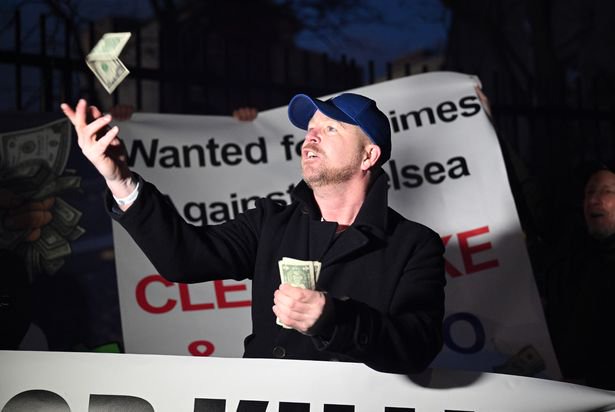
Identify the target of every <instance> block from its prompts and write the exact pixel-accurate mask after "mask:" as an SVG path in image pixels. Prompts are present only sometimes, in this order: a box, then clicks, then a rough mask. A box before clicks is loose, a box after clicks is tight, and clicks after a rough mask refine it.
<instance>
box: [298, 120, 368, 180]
mask: <svg viewBox="0 0 615 412" xmlns="http://www.w3.org/2000/svg"><path fill="white" fill-rule="evenodd" d="M368 144H369V138H368V137H367V136H366V135H365V134H364V133H363V132H362V131H361V129H360V128H359V127H358V126H355V125H352V124H348V123H343V122H340V121H337V120H335V119H331V118H330V117H327V116H325V115H324V114H322V113H321V112H320V111H316V113H314V116H313V117H312V119H311V120H310V123H309V124H308V130H307V135H306V137H305V142H304V143H303V148H302V153H301V169H302V172H303V180H305V182H306V183H307V184H308V185H309V186H310V187H312V188H314V187H322V186H326V185H331V184H339V183H345V182H347V181H349V180H350V179H352V178H353V177H354V176H356V175H357V174H359V173H361V162H362V161H363V159H364V154H365V148H366V146H367V145H368Z"/></svg>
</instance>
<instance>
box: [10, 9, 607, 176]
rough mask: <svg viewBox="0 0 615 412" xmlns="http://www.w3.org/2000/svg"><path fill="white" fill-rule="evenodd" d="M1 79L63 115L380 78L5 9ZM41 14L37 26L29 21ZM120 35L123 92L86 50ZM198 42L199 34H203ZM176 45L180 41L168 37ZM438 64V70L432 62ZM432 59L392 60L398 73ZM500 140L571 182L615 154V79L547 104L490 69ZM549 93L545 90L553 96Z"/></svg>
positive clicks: (202, 108)
mask: <svg viewBox="0 0 615 412" xmlns="http://www.w3.org/2000/svg"><path fill="white" fill-rule="evenodd" d="M1 16H2V20H1V24H2V26H1V27H2V31H1V32H0V78H1V79H2V83H1V85H2V86H1V89H0V93H1V100H0V101H1V106H0V110H4V111H10V110H15V111H30V112H33V111H38V112H49V111H56V110H57V108H58V106H59V103H60V102H62V101H75V100H76V99H77V98H78V97H86V98H88V99H89V100H90V101H91V102H94V103H97V104H98V105H100V106H101V107H103V108H109V107H111V106H112V105H115V104H118V103H126V104H130V105H133V106H134V107H135V108H136V109H137V110H140V111H150V112H176V113H193V114H194V113H200V114H230V113H231V111H232V109H234V108H236V107H239V106H253V107H256V108H258V109H259V110H265V109H268V108H272V107H278V106H283V105H285V104H287V102H288V101H289V99H290V97H291V96H292V95H293V94H295V93H297V92H307V93H311V94H313V95H326V94H330V93H334V92H338V91H342V90H347V89H350V88H354V87H358V86H361V85H364V84H365V83H374V82H376V81H377V79H376V76H375V64H374V63H373V62H371V63H370V64H369V65H368V67H367V68H366V69H365V70H364V69H363V68H360V67H358V66H357V65H356V64H355V63H354V61H352V60H349V59H345V58H343V59H342V60H341V61H332V60H331V59H329V58H328V57H327V56H326V55H323V54H318V53H313V52H308V51H304V50H298V49H295V48H290V47H282V46H275V45H273V46H271V45H269V46H267V47H266V48H265V47H262V46H258V45H253V44H247V45H246V44H236V43H235V44H234V43H232V42H230V41H228V40H227V39H225V38H224V36H222V35H218V36H216V35H212V34H211V33H208V34H206V33H202V35H200V34H199V33H194V32H190V33H183V34H182V33H180V34H179V35H178V36H177V38H178V39H179V40H180V41H179V42H178V44H177V48H178V51H175V53H172V55H173V56H176V57H175V58H174V59H172V60H173V61H169V58H168V57H165V56H169V53H165V52H164V50H161V48H164V47H163V46H164V44H163V42H162V36H161V34H160V33H161V30H160V28H159V27H158V26H157V24H156V23H155V21H152V22H149V23H147V24H143V23H142V22H141V23H139V25H138V26H137V25H136V23H135V21H134V20H132V21H130V20H117V19H116V20H108V21H101V22H97V23H96V24H94V23H88V24H84V25H82V26H79V27H75V26H73V25H72V23H71V22H70V21H66V20H62V19H58V18H57V17H55V16H52V15H45V14H41V15H40V16H35V17H33V16H31V15H28V16H22V15H21V13H20V11H19V10H17V11H16V12H14V13H12V14H10V15H9V14H4V15H1ZM25 19H29V25H28V29H27V30H23V27H24V24H23V20H25ZM108 31H130V32H131V33H133V36H132V38H131V41H130V42H129V44H128V45H127V47H126V49H125V51H124V52H123V54H122V61H124V62H125V64H126V65H127V66H128V68H129V69H130V71H131V75H130V76H129V78H127V79H126V80H125V81H124V83H123V84H122V87H120V88H119V89H118V91H116V92H115V93H113V94H112V95H111V96H109V95H108V94H106V92H105V91H104V90H103V89H102V88H101V87H100V86H99V85H98V84H97V82H96V81H95V79H94V76H93V75H91V73H90V72H89V69H88V68H87V66H86V65H85V62H84V56H85V54H86V53H87V51H88V50H90V49H91V47H92V45H93V44H94V43H95V41H96V40H97V39H98V38H99V37H100V36H101V35H102V34H103V33H105V32H108ZM195 39H196V40H195ZM167 50H168V45H167ZM432 68H433V66H432ZM429 69H431V68H428V67H419V68H418V70H417V67H411V66H410V65H409V64H404V65H403V66H402V67H396V68H395V69H394V68H393V65H392V64H391V63H388V64H386V67H385V73H386V78H388V79H390V78H393V77H394V76H404V75H409V74H411V73H416V72H417V71H426V70H429ZM482 76H485V77H486V78H482V79H481V80H482V81H483V85H485V91H486V93H487V94H488V95H489V97H490V100H491V104H492V108H493V113H494V120H495V123H496V125H497V128H498V132H499V136H500V139H501V140H502V142H503V143H504V145H505V146H507V147H508V149H510V150H511V151H512V153H514V155H515V156H516V157H518V158H519V159H520V160H521V161H522V163H523V164H524V165H525V166H526V167H527V168H528V170H527V172H528V174H530V175H532V176H544V177H545V178H551V177H553V178H561V179H567V178H571V177H574V173H575V170H576V167H577V166H578V165H579V164H581V163H582V162H583V161H585V160H589V159H601V160H605V161H613V160H615V133H614V131H615V125H614V122H615V120H614V119H615V104H614V96H615V92H614V90H615V88H614V85H613V83H612V82H610V83H609V82H602V81H601V82H598V81H597V80H596V79H590V80H579V79H577V80H568V81H565V82H562V84H561V85H559V86H558V87H557V90H553V91H552V93H550V94H548V95H549V96H552V98H547V99H541V100H540V101H537V100H536V99H533V98H532V96H534V95H536V93H535V90H536V89H537V87H540V86H541V85H534V86H531V87H532V88H533V89H529V90H524V91H520V90H516V89H514V88H511V86H510V83H508V82H507V80H506V78H504V77H503V76H499V75H498V73H490V74H488V75H482ZM543 95H544V93H543Z"/></svg>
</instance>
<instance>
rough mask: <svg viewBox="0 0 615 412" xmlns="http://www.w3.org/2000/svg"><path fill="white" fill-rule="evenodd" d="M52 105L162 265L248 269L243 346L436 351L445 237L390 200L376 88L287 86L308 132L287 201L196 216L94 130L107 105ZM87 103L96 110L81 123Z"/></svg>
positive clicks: (111, 135)
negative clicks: (289, 263)
mask: <svg viewBox="0 0 615 412" xmlns="http://www.w3.org/2000/svg"><path fill="white" fill-rule="evenodd" d="M62 109H63V111H64V113H65V114H66V116H67V117H68V118H69V119H70V120H71V122H72V123H73V125H74V126H75V129H76V131H77V135H78V139H79V145H80V147H81V149H82V151H83V153H84V155H85V156H86V157H87V158H88V159H89V160H90V161H91V162H92V164H93V165H94V166H95V167H96V168H97V169H98V171H99V172H100V173H101V175H102V176H103V177H104V178H105V180H106V183H107V186H108V188H109V192H110V195H109V196H107V206H108V208H109V211H110V213H111V215H112V217H113V218H114V219H116V220H117V221H118V222H119V223H120V224H121V225H122V226H123V227H124V228H125V229H126V230H127V231H128V232H129V233H130V235H131V236H132V237H133V239H134V240H135V241H136V243H137V244H138V245H139V247H140V248H141V249H142V250H143V251H144V253H145V254H146V255H147V257H148V258H149V259H150V260H151V261H152V263H153V264H154V266H155V267H156V269H157V270H158V271H159V272H160V274H161V275H162V276H164V277H166V278H167V279H169V280H171V281H176V282H189V283H193V282H203V281H211V280H216V279H227V278H233V279H245V278H248V279H251V280H252V295H253V296H252V327H253V329H252V333H251V335H250V336H248V337H247V338H246V339H245V343H244V345H245V353H244V356H245V357H259V358H287V359H307V360H341V361H351V362H363V363H365V364H367V365H368V366H370V367H372V368H374V369H376V370H380V371H386V372H396V373H415V372H420V371H422V370H424V369H425V368H426V367H427V366H428V365H429V364H430V363H431V361H432V360H433V359H434V357H435V356H436V355H437V354H438V352H439V351H440V349H441V347H442V318H443V316H444V285H445V276H444V260H443V253H444V247H443V244H442V242H441V240H440V237H439V236H438V235H437V234H436V233H435V232H433V231H432V230H431V229H429V228H427V227H425V226H423V225H421V224H418V223H415V222H411V221H409V220H407V219H405V218H404V217H403V216H401V215H400V214H398V213H397V212H395V211H394V210H393V209H391V208H390V207H388V201H387V192H388V179H387V176H386V174H385V173H384V171H383V170H382V168H381V165H382V164H383V163H384V162H386V161H387V160H388V159H389V157H390V154H391V132H390V127H389V121H388V119H387V117H386V116H385V115H384V113H382V112H381V111H380V110H379V109H378V107H377V105H376V103H375V102H374V101H373V100H371V99H369V98H367V97H364V96H361V95H357V94H353V93H344V94H341V95H339V96H337V97H335V98H332V99H329V100H327V101H322V100H318V99H314V98H311V97H309V96H306V95H301V94H300V95H297V96H295V97H294V98H293V99H292V100H291V102H290V104H289V107H288V115H289V119H290V121H291V122H292V123H293V124H294V125H295V126H297V127H299V128H302V129H304V130H307V134H306V138H305V141H304V143H303V146H302V156H301V168H302V173H303V181H302V182H300V183H299V184H298V185H297V187H296V189H295V190H294V192H293V193H292V199H293V202H292V203H291V204H290V205H287V206H282V205H280V204H278V203H275V202H274V201H271V200H268V199H261V200H260V201H258V202H257V204H256V207H255V208H254V209H250V210H248V211H246V212H245V213H243V214H241V215H239V216H238V217H237V218H236V219H234V220H232V221H228V222H226V223H223V224H221V225H209V226H202V227H197V226H193V225H190V224H188V223H186V222H185V221H184V220H183V219H182V218H181V216H180V215H179V214H178V213H177V212H176V211H175V209H174V208H173V206H172V205H171V204H169V202H167V201H166V200H165V198H164V196H162V195H161V194H160V193H159V192H158V190H157V189H156V188H155V187H154V186H153V185H152V184H151V183H149V182H146V181H144V180H143V179H142V178H141V177H140V176H138V175H136V174H133V173H131V171H130V170H129V169H128V166H127V164H126V153H125V151H124V150H123V146H122V145H121V142H120V140H119V138H118V128H117V126H115V127H113V128H111V129H109V130H108V131H106V130H105V128H106V127H107V125H109V123H110V122H111V117H110V116H109V115H107V116H103V115H102V114H101V113H100V112H99V111H98V109H96V108H94V107H90V108H88V107H87V103H86V102H85V101H83V100H81V101H79V103H78V104H77V106H76V108H75V110H73V109H72V108H71V107H69V106H68V105H66V104H63V105H62ZM88 112H89V113H91V114H92V115H93V117H94V118H95V119H96V120H94V121H93V122H91V123H89V124H88V123H87V121H86V114H87V113H88ZM284 258H287V259H288V258H290V259H295V260H301V261H315V262H318V267H319V275H318V277H317V279H316V282H315V284H314V286H313V289H310V288H306V287H300V286H293V285H290V284H286V283H282V282H281V280H280V270H279V266H278V262H279V261H280V260H283V259H284ZM272 303H273V307H272Z"/></svg>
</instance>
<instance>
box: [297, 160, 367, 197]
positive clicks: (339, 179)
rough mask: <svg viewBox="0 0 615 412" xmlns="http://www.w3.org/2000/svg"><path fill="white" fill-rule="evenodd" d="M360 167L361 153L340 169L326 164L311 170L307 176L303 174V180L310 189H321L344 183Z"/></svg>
mask: <svg viewBox="0 0 615 412" xmlns="http://www.w3.org/2000/svg"><path fill="white" fill-rule="evenodd" d="M360 165H361V153H360V152H359V153H357V154H356V156H355V158H354V159H352V160H351V161H350V162H348V163H346V164H345V165H344V166H342V167H330V166H327V165H326V164H321V165H320V167H319V168H318V169H317V170H313V171H312V173H310V175H309V176H306V173H305V171H304V172H303V180H304V181H305V183H307V185H308V186H309V187H311V188H312V189H313V188H315V187H323V186H327V185H334V184H340V183H345V182H347V181H349V180H350V179H351V178H352V176H354V175H355V174H356V173H357V171H358V170H359V167H360Z"/></svg>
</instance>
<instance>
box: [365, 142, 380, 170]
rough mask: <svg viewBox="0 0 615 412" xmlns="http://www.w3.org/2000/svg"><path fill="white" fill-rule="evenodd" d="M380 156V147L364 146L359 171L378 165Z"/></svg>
mask: <svg viewBox="0 0 615 412" xmlns="http://www.w3.org/2000/svg"><path fill="white" fill-rule="evenodd" d="M381 155H382V150H381V149H380V146H378V145H375V144H368V145H366V146H365V151H364V154H363V161H362V162H361V169H362V170H369V169H371V168H372V167H374V166H375V165H376V164H377V163H378V160H379V159H380V156H381Z"/></svg>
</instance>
